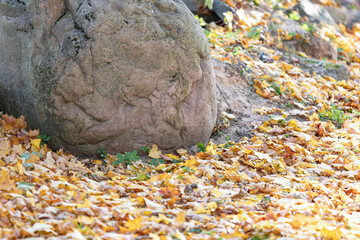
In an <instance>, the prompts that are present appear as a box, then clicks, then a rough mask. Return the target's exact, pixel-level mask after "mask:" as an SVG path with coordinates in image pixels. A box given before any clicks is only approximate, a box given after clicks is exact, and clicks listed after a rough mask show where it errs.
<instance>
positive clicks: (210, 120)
mask: <svg viewBox="0 0 360 240" xmlns="http://www.w3.org/2000/svg"><path fill="white" fill-rule="evenodd" d="M0 56H1V58H0V109H1V110H4V111H6V112H8V113H12V114H15V115H20V114H23V115H25V116H26V118H27V120H28V122H29V125H30V127H32V128H41V132H42V133H46V134H47V135H50V136H52V137H53V140H52V143H51V144H52V146H53V147H56V148H61V147H63V148H64V149H65V150H68V151H71V152H73V153H75V154H84V155H94V153H95V152H96V150H97V149H98V148H99V146H100V145H104V146H105V149H106V150H108V151H109V152H110V153H115V152H124V151H132V150H134V149H139V148H140V147H141V146H149V145H150V144H153V143H154V144H157V145H158V146H159V147H160V148H161V149H164V150H172V149H175V148H179V147H182V146H188V145H191V144H195V143H198V142H200V141H202V142H206V141H207V140H208V138H209V136H210V134H211V131H212V129H213V126H214V123H215V119H216V99H215V78H214V72H213V67H212V63H211V59H210V51H209V46H208V42H207V39H206V37H205V35H204V33H203V31H202V29H201V27H200V26H199V25H198V24H197V21H196V19H195V18H194V17H193V15H192V14H191V12H190V11H189V10H188V9H187V8H186V7H185V5H184V4H183V2H182V1H180V0H174V1H173V0H147V1H136V2H134V1H130V0H124V1H120V0H109V1H103V0H82V1H80V0H27V1H8V0H0Z"/></svg>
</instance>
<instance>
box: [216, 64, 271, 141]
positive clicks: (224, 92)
mask: <svg viewBox="0 0 360 240" xmlns="http://www.w3.org/2000/svg"><path fill="white" fill-rule="evenodd" d="M213 65H214V71H215V75H216V86H217V90H218V91H217V94H218V97H217V98H218V99H219V103H218V110H219V111H218V112H219V117H218V122H217V125H218V126H220V125H221V122H222V119H221V118H222V117H223V116H222V115H223V114H224V113H225V116H226V113H231V114H232V115H233V116H235V119H234V121H232V122H231V124H230V127H229V129H227V130H226V131H225V132H224V134H220V135H215V136H213V137H212V138H211V141H213V142H214V143H224V142H225V141H226V140H225V137H230V139H232V140H234V141H238V140H239V139H241V138H242V137H244V136H246V137H249V136H251V133H252V132H251V130H253V129H254V126H255V125H256V123H261V122H262V121H266V120H268V117H264V116H261V115H259V114H256V113H255V112H254V110H255V109H256V108H261V107H263V106H268V107H275V106H276V103H274V102H272V101H271V100H268V99H265V98H263V97H261V96H260V95H258V94H257V93H255V91H254V89H253V86H252V85H253V83H252V81H251V80H250V79H249V76H248V75H249V74H247V73H246V72H245V71H241V67H239V66H237V65H234V64H230V63H226V62H222V61H221V60H219V59H213Z"/></svg>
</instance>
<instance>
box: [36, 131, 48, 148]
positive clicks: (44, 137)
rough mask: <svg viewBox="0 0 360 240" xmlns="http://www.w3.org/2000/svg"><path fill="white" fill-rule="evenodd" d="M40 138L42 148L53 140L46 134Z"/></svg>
mask: <svg viewBox="0 0 360 240" xmlns="http://www.w3.org/2000/svg"><path fill="white" fill-rule="evenodd" d="M38 138H39V139H41V143H40V146H44V145H45V143H46V142H48V141H50V140H51V137H50V136H48V135H46V134H40V135H39V136H38Z"/></svg>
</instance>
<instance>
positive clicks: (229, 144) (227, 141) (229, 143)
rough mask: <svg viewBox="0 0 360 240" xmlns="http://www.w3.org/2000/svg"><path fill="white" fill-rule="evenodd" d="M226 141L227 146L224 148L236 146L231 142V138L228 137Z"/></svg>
mask: <svg viewBox="0 0 360 240" xmlns="http://www.w3.org/2000/svg"><path fill="white" fill-rule="evenodd" d="M225 140H226V144H225V146H224V148H229V147H231V146H233V145H234V144H232V143H231V142H230V138H229V137H228V136H226V137H225Z"/></svg>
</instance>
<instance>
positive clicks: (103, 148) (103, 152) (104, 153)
mask: <svg viewBox="0 0 360 240" xmlns="http://www.w3.org/2000/svg"><path fill="white" fill-rule="evenodd" d="M97 153H98V154H100V157H102V158H107V156H108V153H107V151H106V150H105V147H104V146H103V145H101V146H100V147H99V150H97Z"/></svg>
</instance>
